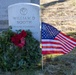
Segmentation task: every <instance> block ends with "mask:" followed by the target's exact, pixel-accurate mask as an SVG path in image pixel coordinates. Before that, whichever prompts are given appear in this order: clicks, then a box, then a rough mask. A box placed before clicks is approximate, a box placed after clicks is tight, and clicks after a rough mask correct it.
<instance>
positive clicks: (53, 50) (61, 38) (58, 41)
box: [41, 22, 76, 54]
mask: <svg viewBox="0 0 76 75" xmlns="http://www.w3.org/2000/svg"><path fill="white" fill-rule="evenodd" d="M41 44H42V54H67V53H69V52H70V51H72V49H73V48H74V47H75V46H76V40H75V39H74V38H71V37H69V36H67V35H65V34H64V33H62V32H60V31H58V30H57V29H56V28H54V27H53V26H51V25H49V24H47V23H43V22H42V27H41Z"/></svg>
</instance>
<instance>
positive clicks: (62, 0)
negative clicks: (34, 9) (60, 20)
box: [41, 0, 67, 8]
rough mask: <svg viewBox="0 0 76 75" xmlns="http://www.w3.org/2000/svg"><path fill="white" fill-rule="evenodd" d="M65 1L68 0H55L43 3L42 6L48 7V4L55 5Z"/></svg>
mask: <svg viewBox="0 0 76 75" xmlns="http://www.w3.org/2000/svg"><path fill="white" fill-rule="evenodd" d="M65 1H67V0H58V1H53V2H49V3H45V4H42V5H41V6H43V7H44V8H47V7H48V6H52V5H55V4H56V3H61V2H65Z"/></svg>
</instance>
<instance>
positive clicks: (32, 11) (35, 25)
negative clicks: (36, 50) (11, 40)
mask: <svg viewBox="0 0 76 75" xmlns="http://www.w3.org/2000/svg"><path fill="white" fill-rule="evenodd" d="M8 18H9V26H12V30H13V31H16V30H19V29H21V30H28V29H29V30H30V31H31V32H32V33H33V36H34V38H36V39H37V40H39V41H40V7H39V5H37V4H33V3H17V4H13V5H10V6H9V7H8Z"/></svg>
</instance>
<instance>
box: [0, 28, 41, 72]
mask: <svg viewBox="0 0 76 75" xmlns="http://www.w3.org/2000/svg"><path fill="white" fill-rule="evenodd" d="M39 45H40V43H39V41H37V40H36V39H35V38H34V37H33V36H32V33H31V32H30V30H27V31H25V30H17V31H16V33H15V32H13V31H12V30H10V29H8V30H6V31H3V32H2V33H1V34H0V69H1V70H3V71H15V70H22V69H26V68H35V67H36V66H37V65H38V64H39V63H40V61H41V49H40V47H39Z"/></svg>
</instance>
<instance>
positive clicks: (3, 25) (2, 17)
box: [0, 0, 31, 31]
mask: <svg viewBox="0 0 76 75" xmlns="http://www.w3.org/2000/svg"><path fill="white" fill-rule="evenodd" d="M20 2H28V3H30V2H31V0H0V31H1V30H4V29H7V28H8V10H7V9H8V6H9V5H11V4H15V3H20Z"/></svg>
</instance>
